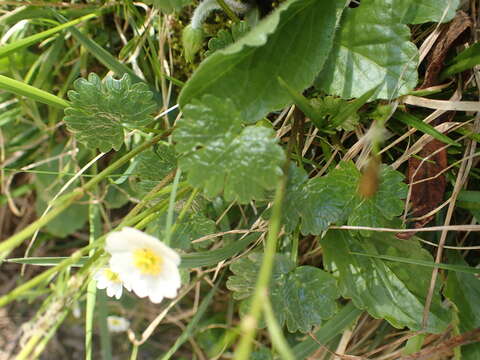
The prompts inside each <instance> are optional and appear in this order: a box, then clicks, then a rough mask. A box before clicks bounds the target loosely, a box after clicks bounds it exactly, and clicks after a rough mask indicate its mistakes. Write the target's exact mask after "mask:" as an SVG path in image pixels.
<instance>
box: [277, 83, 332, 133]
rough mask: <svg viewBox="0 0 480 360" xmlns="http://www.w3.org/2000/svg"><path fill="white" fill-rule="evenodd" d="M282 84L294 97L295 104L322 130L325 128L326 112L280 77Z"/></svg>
mask: <svg viewBox="0 0 480 360" xmlns="http://www.w3.org/2000/svg"><path fill="white" fill-rule="evenodd" d="M278 82H279V83H280V85H281V86H282V87H283V88H284V89H285V90H286V91H287V92H288V94H289V95H290V97H291V98H292V100H293V102H294V103H295V105H296V106H297V107H298V108H299V109H300V110H302V112H303V113H304V114H305V116H306V117H308V118H310V120H312V122H313V124H314V125H315V126H316V127H317V128H318V129H320V130H323V128H324V126H325V121H324V120H325V114H324V112H322V111H321V110H319V109H317V108H316V107H315V106H312V104H311V103H310V101H309V100H308V99H307V98H306V97H305V96H303V95H302V94H301V93H300V92H298V91H295V89H293V88H292V87H291V86H290V85H288V84H287V83H286V82H285V80H283V79H282V78H280V77H279V78H278Z"/></svg>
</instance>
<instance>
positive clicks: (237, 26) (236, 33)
mask: <svg viewBox="0 0 480 360" xmlns="http://www.w3.org/2000/svg"><path fill="white" fill-rule="evenodd" d="M249 30H250V26H249V25H248V24H247V23H246V22H245V21H240V22H238V23H234V24H233V25H232V29H231V30H225V29H222V30H220V31H219V32H218V33H217V34H216V35H215V36H214V37H212V38H211V39H210V40H208V50H207V51H206V52H205V55H206V56H210V55H212V54H213V53H214V52H215V51H217V50H221V49H223V48H226V47H227V46H228V45H231V44H233V43H234V42H235V41H237V40H238V39H240V38H241V37H242V36H243V35H245V34H246V33H247V32H248V31H249Z"/></svg>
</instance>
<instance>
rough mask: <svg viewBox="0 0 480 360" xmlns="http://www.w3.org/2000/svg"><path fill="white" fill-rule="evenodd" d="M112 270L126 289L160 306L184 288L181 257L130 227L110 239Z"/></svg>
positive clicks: (107, 246)
mask: <svg viewBox="0 0 480 360" xmlns="http://www.w3.org/2000/svg"><path fill="white" fill-rule="evenodd" d="M105 249H106V251H107V252H108V253H110V255H111V257H110V262H109V265H110V268H111V269H112V271H114V272H116V273H117V274H118V275H119V277H120V279H121V281H122V282H123V285H124V286H125V287H126V288H127V289H129V290H130V289H132V290H133V291H134V292H135V294H137V295H138V296H139V297H147V296H148V297H149V298H150V301H152V302H153V303H159V302H161V301H162V299H163V298H164V297H166V298H169V299H172V298H174V297H175V296H177V291H178V289H179V288H180V285H181V282H180V273H179V271H178V265H179V264H180V256H179V255H178V254H177V253H176V252H175V251H174V250H172V249H171V248H170V247H168V246H167V245H165V244H164V243H162V242H161V241H160V240H158V239H157V238H155V237H153V236H150V235H147V234H145V233H143V232H142V231H139V230H136V229H132V228H129V227H125V228H123V229H122V230H121V231H117V232H113V233H110V234H109V235H108V236H107V241H106V247H105Z"/></svg>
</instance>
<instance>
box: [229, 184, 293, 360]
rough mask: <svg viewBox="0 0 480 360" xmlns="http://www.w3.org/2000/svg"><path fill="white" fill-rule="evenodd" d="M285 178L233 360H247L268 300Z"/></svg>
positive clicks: (277, 199) (278, 195) (280, 220)
mask: <svg viewBox="0 0 480 360" xmlns="http://www.w3.org/2000/svg"><path fill="white" fill-rule="evenodd" d="M286 180H287V179H286V176H284V177H283V178H282V180H280V181H279V183H278V185H277V190H276V192H275V199H274V201H273V209H272V217H271V218H270V224H269V227H268V237H267V243H266V245H265V253H264V256H263V261H262V266H261V267H260V272H259V274H258V279H257V284H256V286H255V292H254V294H253V298H252V302H251V304H250V306H251V307H250V312H249V313H248V315H247V316H245V317H244V318H243V319H242V322H241V324H240V330H241V331H242V337H241V339H240V344H239V345H238V347H237V350H236V352H235V356H234V359H235V360H248V359H250V353H251V351H252V342H253V339H254V337H255V333H256V330H257V324H258V320H259V318H260V314H261V310H262V306H263V303H264V301H265V300H266V299H268V284H269V282H270V277H271V275H272V269H273V265H274V261H275V252H276V250H277V240H278V234H279V233H280V228H281V225H282V202H283V197H284V195H285V187H286Z"/></svg>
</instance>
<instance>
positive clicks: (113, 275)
mask: <svg viewBox="0 0 480 360" xmlns="http://www.w3.org/2000/svg"><path fill="white" fill-rule="evenodd" d="M103 276H105V278H107V280H109V281H111V282H115V283H119V282H122V280H120V277H119V276H118V274H117V273H116V272H114V271H112V270H110V269H105V270H103Z"/></svg>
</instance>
